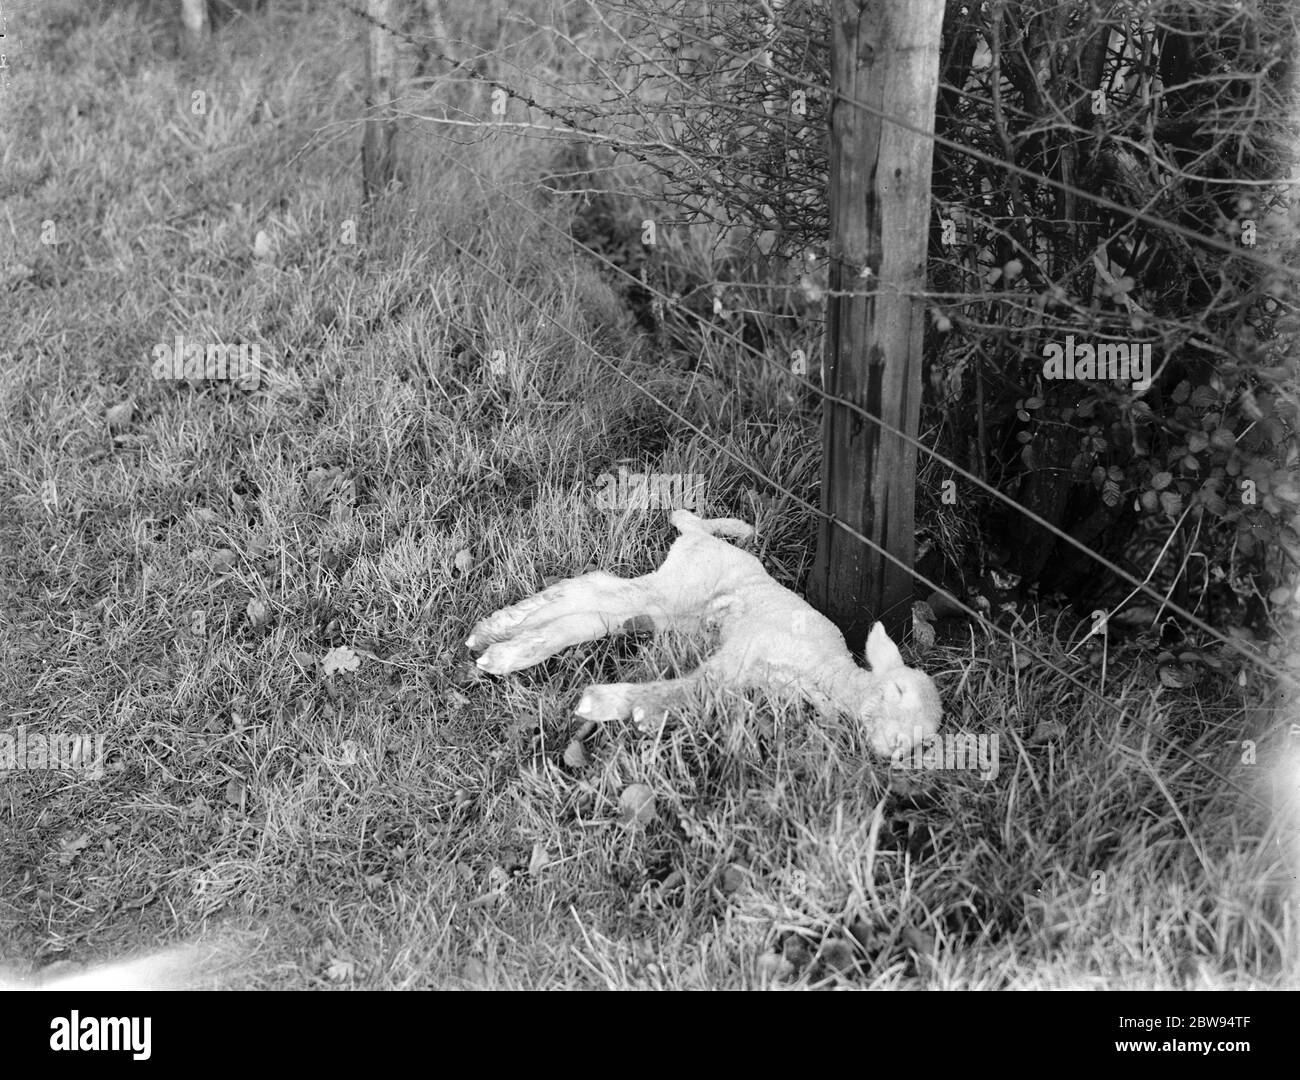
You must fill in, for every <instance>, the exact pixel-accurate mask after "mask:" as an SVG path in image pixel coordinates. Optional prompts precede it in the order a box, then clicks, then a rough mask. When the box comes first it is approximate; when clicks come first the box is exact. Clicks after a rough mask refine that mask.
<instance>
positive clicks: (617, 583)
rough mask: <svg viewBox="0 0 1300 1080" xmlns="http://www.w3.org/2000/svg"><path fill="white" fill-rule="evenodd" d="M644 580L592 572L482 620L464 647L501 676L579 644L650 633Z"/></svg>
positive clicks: (651, 607)
mask: <svg viewBox="0 0 1300 1080" xmlns="http://www.w3.org/2000/svg"><path fill="white" fill-rule="evenodd" d="M644 581H645V579H644V578H630V579H629V578H619V577H615V576H614V575H613V574H606V573H604V572H603V571H596V572H595V573H591V574H585V575H583V576H582V577H578V578H568V579H567V580H565V581H559V582H556V583H555V584H554V585H552V586H551V587H550V588H548V589H543V590H542V591H541V592H539V593H537V594H536V595H535V596H530V597H528V599H526V600H521V601H520V602H519V603H517V604H514V605H512V606H510V607H508V608H502V609H501V610H500V611H498V612H496V613H495V614H493V615H489V616H488V617H487V618H486V619H483V620H482V621H481V622H479V623H478V625H476V626H475V627H474V629H473V631H471V633H470V635H469V637H468V638H467V639H466V641H465V644H466V646H467V647H468V648H469V649H470V650H472V651H474V652H479V651H480V650H481V651H482V652H483V655H482V656H480V657H479V658H478V660H477V663H478V666H479V667H481V668H482V669H483V670H484V671H487V672H490V673H491V674H493V675H504V674H506V673H507V672H510V671H518V670H520V669H521V668H526V667H531V666H532V665H533V664H536V663H540V662H541V661H542V660H545V659H546V658H547V657H548V656H553V655H555V654H556V653H557V652H559V651H560V650H561V649H565V648H568V646H570V645H576V644H577V643H578V642H580V641H596V640H598V639H599V638H603V637H605V636H606V635H607V634H620V633H625V632H627V631H629V630H639V629H651V628H653V626H654V618H655V611H656V604H655V602H654V598H653V595H652V592H651V590H650V589H649V588H647V587H646V586H645V585H644V584H643V582H644Z"/></svg>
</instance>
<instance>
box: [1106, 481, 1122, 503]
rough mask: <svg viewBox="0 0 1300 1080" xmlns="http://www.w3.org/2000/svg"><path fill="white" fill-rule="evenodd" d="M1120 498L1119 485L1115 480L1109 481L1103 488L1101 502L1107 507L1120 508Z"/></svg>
mask: <svg viewBox="0 0 1300 1080" xmlns="http://www.w3.org/2000/svg"><path fill="white" fill-rule="evenodd" d="M1120 498H1121V493H1120V490H1119V485H1118V484H1117V483H1115V481H1114V480H1107V481H1106V483H1105V484H1103V485H1102V488H1101V501H1102V502H1104V503H1105V504H1106V505H1107V506H1118V505H1119V500H1120Z"/></svg>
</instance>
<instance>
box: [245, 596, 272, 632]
mask: <svg viewBox="0 0 1300 1080" xmlns="http://www.w3.org/2000/svg"><path fill="white" fill-rule="evenodd" d="M244 612H245V614H246V615H247V616H248V621H249V622H250V623H252V624H253V625H254V626H265V625H266V624H267V623H268V622H270V621H271V613H270V611H269V610H268V609H267V606H266V601H264V600H260V599H258V598H257V597H256V596H255V597H253V598H252V599H251V600H250V601H249V602H248V606H247V607H246V608H244Z"/></svg>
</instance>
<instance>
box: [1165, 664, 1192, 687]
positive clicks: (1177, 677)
mask: <svg viewBox="0 0 1300 1080" xmlns="http://www.w3.org/2000/svg"><path fill="white" fill-rule="evenodd" d="M1159 674H1160V682H1161V684H1162V685H1163V686H1167V687H1169V689H1171V690H1181V689H1183V688H1184V687H1187V686H1191V685H1192V684H1193V683H1195V682H1197V681H1198V680H1199V679H1200V677H1201V673H1200V672H1199V671H1197V670H1196V669H1194V668H1189V667H1185V666H1184V665H1182V664H1163V665H1161V667H1160V672H1159Z"/></svg>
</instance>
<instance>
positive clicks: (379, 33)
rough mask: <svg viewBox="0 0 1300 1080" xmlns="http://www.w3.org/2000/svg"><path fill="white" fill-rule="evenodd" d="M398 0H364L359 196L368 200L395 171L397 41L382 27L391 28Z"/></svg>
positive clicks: (386, 182) (386, 183) (383, 186)
mask: <svg viewBox="0 0 1300 1080" xmlns="http://www.w3.org/2000/svg"><path fill="white" fill-rule="evenodd" d="M398 3H399V0H366V14H368V15H369V16H370V18H369V19H367V20H366V113H367V115H366V125H365V134H364V136H363V138H362V142H361V190H362V197H363V198H364V200H365V201H366V202H370V201H371V200H372V199H374V197H375V196H376V195H378V194H380V193H381V192H382V191H383V190H384V189H385V188H386V187H387V186H388V185H389V183H391V181H392V179H393V175H394V172H395V170H396V164H397V160H396V150H395V147H394V141H395V139H396V137H397V121H396V120H395V119H394V118H393V116H392V114H391V109H392V105H393V102H394V99H395V98H396V93H397V82H398V79H397V43H396V42H395V41H394V40H393V35H392V34H390V33H389V32H388V31H387V30H385V29H384V27H386V26H393V27H395V26H396V25H397V24H396V22H395V21H394V20H395V19H396V17H397V15H398V10H397V8H398Z"/></svg>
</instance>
